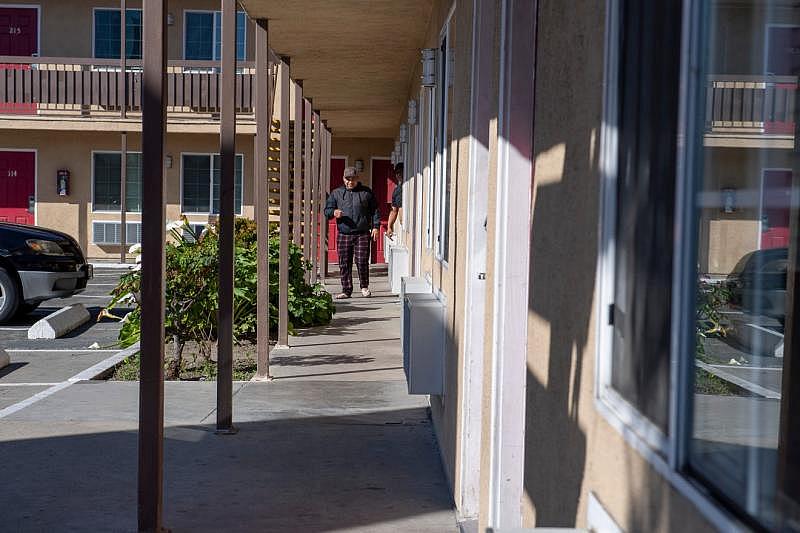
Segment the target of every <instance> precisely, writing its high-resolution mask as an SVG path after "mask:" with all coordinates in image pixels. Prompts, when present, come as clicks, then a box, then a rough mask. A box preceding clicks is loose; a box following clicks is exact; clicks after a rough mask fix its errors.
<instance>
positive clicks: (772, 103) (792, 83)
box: [706, 75, 798, 135]
mask: <svg viewBox="0 0 800 533" xmlns="http://www.w3.org/2000/svg"><path fill="white" fill-rule="evenodd" d="M797 82H798V79H797V77H795V76H735V75H733V76H730V75H712V76H709V79H708V85H707V87H706V131H707V132H725V131H736V132H740V133H756V134H776V135H791V134H793V133H794V110H795V98H796V97H797Z"/></svg>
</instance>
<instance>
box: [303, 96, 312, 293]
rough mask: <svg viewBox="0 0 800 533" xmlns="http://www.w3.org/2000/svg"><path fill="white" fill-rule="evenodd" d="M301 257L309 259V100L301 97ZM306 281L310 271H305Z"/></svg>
mask: <svg viewBox="0 0 800 533" xmlns="http://www.w3.org/2000/svg"><path fill="white" fill-rule="evenodd" d="M303 257H304V258H305V260H306V261H309V260H310V259H311V102H309V101H308V100H307V99H305V98H304V99H303ZM306 281H307V282H310V281H311V273H310V272H306Z"/></svg>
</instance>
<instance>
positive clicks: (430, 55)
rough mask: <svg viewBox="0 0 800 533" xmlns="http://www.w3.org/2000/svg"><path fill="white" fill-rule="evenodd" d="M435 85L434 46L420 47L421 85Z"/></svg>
mask: <svg viewBox="0 0 800 533" xmlns="http://www.w3.org/2000/svg"><path fill="white" fill-rule="evenodd" d="M435 85H436V48H423V49H422V86H423V87H434V86H435Z"/></svg>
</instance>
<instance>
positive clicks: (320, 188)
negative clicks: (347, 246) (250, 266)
mask: <svg viewBox="0 0 800 533" xmlns="http://www.w3.org/2000/svg"><path fill="white" fill-rule="evenodd" d="M317 120H318V122H319V129H318V130H317V131H318V132H319V171H318V174H317V205H319V206H320V209H319V211H318V212H317V219H316V222H317V225H318V226H319V229H318V231H317V236H318V244H317V272H318V275H319V280H320V281H322V282H323V283H324V281H325V247H326V242H327V238H326V237H327V235H326V233H327V231H326V230H327V224H326V219H325V215H324V213H323V212H322V211H323V206H324V205H325V143H326V139H325V131H326V129H325V124H324V123H323V122H322V119H321V118H320V115H319V112H317Z"/></svg>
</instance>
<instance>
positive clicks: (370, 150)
mask: <svg viewBox="0 0 800 533" xmlns="http://www.w3.org/2000/svg"><path fill="white" fill-rule="evenodd" d="M392 150H394V139H381V138H371V137H363V138H361V137H337V136H336V132H334V134H333V137H332V139H331V156H344V157H346V158H347V163H346V164H347V165H349V166H355V164H356V160H357V159H360V160H362V161H363V162H364V171H363V172H362V173H361V182H362V183H364V184H365V185H367V186H371V185H372V158H373V157H386V158H388V157H389V156H391V154H392Z"/></svg>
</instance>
